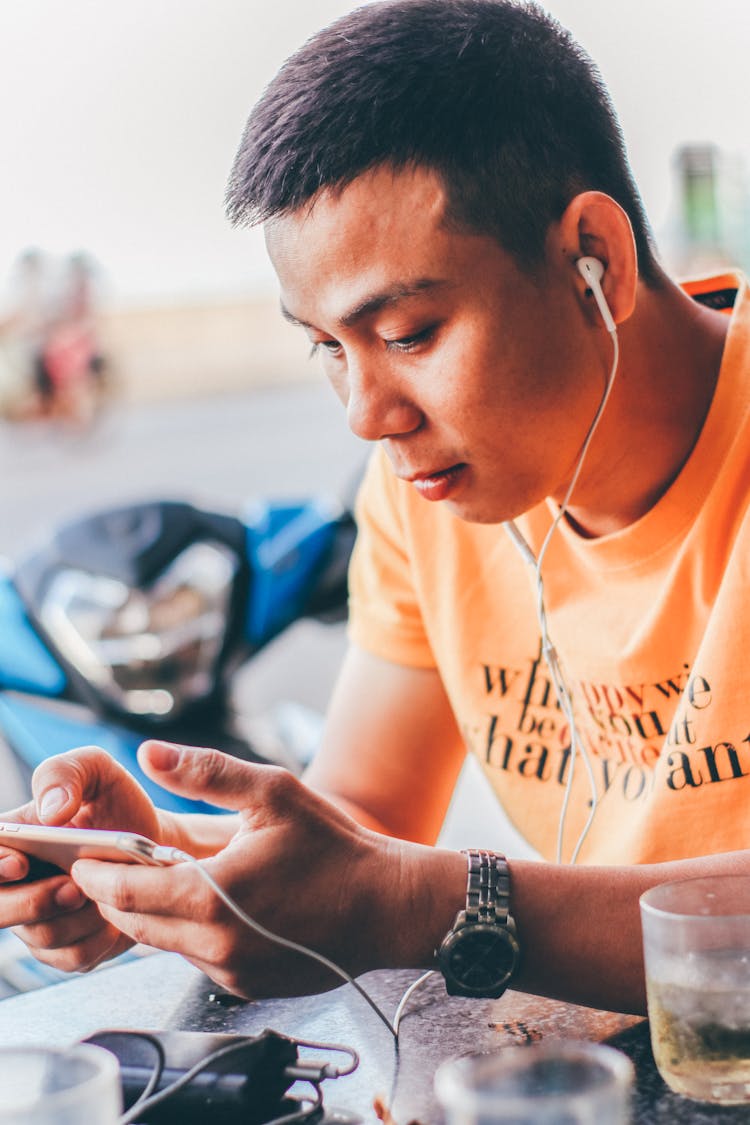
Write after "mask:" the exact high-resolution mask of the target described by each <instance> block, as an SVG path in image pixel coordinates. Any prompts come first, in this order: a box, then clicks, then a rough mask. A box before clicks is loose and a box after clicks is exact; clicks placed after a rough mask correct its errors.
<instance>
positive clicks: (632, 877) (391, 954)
mask: <svg viewBox="0 0 750 1125" xmlns="http://www.w3.org/2000/svg"><path fill="white" fill-rule="evenodd" d="M393 844H394V849H395V852H396V853H398V852H399V851H400V852H401V855H400V858H399V860H398V861H395V856H394V861H395V862H394V868H393V870H391V871H390V873H389V874H386V873H385V868H386V867H387V866H389V865H388V864H387V863H386V862H384V863H383V868H384V875H383V878H384V879H388V881H389V882H390V883H391V886H393V888H394V890H395V888H397V887H398V891H397V896H398V899H397V902H398V905H397V906H396V907H395V910H398V911H401V912H402V916H401V917H399V918H396V917H395V916H391V917H386V916H385V912H382V911H381V917H380V926H379V927H378V928H381V927H382V934H381V938H382V940H383V943H384V944H383V948H382V958H381V963H382V965H384V966H385V965H391V966H393V965H398V966H401V967H413V968H416V967H422V966H424V967H429V966H434V956H433V954H434V950H435V949H436V948H437V947H438V945H439V944H440V941H441V939H442V938H443V937H444V935H445V934H446V933H447V932H448V930H449V928H450V927H451V925H452V923H453V920H454V918H455V916H456V914H457V912H458V911H459V910H461V909H462V908H463V906H464V902H465V892H466V857H465V856H463V855H461V854H459V853H457V852H450V851H445V850H443V849H438V848H424V847H422V846H420V845H408V844H407V845H403V844H401V845H400V847H399V845H398V844H397V843H396V841H394V842H393ZM402 849H404V850H402ZM384 858H385V857H384ZM404 861H405V862H404ZM396 862H399V863H400V865H401V871H400V872H398V871H395V867H396ZM509 867H510V874H511V911H512V914H513V917H514V918H515V921H516V926H517V930H518V937H519V941H520V944H521V949H522V961H521V968H520V972H519V975H518V977H517V978H516V979H515V980H514V982H513V985H512V987H513V988H516V989H518V990H520V991H524V992H532V993H536V994H538V995H542V996H551V997H555V998H557V999H561V1000H567V1001H569V1002H571V1003H577V1004H585V1005H588V1006H590V1007H595V1008H603V1009H606V1010H611V1011H620V1012H634V1013H637V1014H645V1012H646V991H645V980H644V972H643V951H642V936H641V922H640V910H639V904H638V900H639V897H640V895H641V894H642V893H643V892H644V891H645V890H647V889H648V888H649V887H652V886H656V885H657V884H659V883H666V882H671V881H676V880H678V879H689V878H694V877H698V876H701V875H712V874H716V875H718V874H739V873H741V872H743V873H750V851H748V852H732V853H729V854H725V855H716V856H705V857H701V858H698V859H689V860H680V861H675V862H672V863H662V864H644V865H643V866H631V867H586V866H580V867H578V866H571V865H564V866H558V865H557V864H552V863H541V862H531V861H527V860H510V861H509ZM405 869H406V870H408V871H409V880H410V884H411V894H410V895H408V894H407V895H406V896H405V895H404V892H403V884H402V876H403V873H404V870H405ZM394 871H395V874H394ZM404 901H406V902H407V903H408V907H407V909H408V910H410V911H411V915H410V918H409V919H407V921H406V924H405V920H404V918H403V910H404V906H403V903H404Z"/></svg>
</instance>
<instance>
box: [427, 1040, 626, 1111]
mask: <svg viewBox="0 0 750 1125" xmlns="http://www.w3.org/2000/svg"><path fill="white" fill-rule="evenodd" d="M633 1074H634V1072H633V1064H632V1063H631V1061H630V1059H629V1058H628V1057H627V1055H624V1054H623V1053H622V1052H621V1051H617V1050H615V1049H614V1047H607V1046H605V1045H604V1044H600V1043H588V1042H577V1041H575V1040H562V1041H560V1042H550V1043H532V1044H529V1045H528V1046H526V1047H504V1048H501V1049H500V1050H498V1051H492V1052H490V1053H488V1054H480V1055H467V1056H465V1057H464V1058H459V1059H451V1060H450V1061H449V1062H446V1063H443V1064H442V1065H441V1066H440V1067H439V1068H438V1070H437V1073H436V1075H435V1093H436V1095H437V1098H438V1101H439V1102H440V1105H441V1106H442V1108H443V1111H444V1113H445V1119H446V1122H447V1125H491V1123H495V1122H505V1123H507V1125H510V1123H512V1125H626V1123H627V1122H629V1121H630V1099H631V1091H632V1085H633Z"/></svg>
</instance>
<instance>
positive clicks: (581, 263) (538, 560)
mask: <svg viewBox="0 0 750 1125" xmlns="http://www.w3.org/2000/svg"><path fill="white" fill-rule="evenodd" d="M576 268H577V269H578V272H579V273H580V274H581V276H582V277H583V279H584V281H585V282H586V284H587V286H588V288H589V290H590V291H591V294H592V296H593V297H594V300H595V301H596V305H597V308H598V310H599V313H600V315H601V318H602V320H603V321H604V326H605V328H606V329H607V331H608V332H609V335H610V337H611V340H612V366H611V368H610V372H609V377H608V379H607V384H606V386H605V388H604V394H603V395H602V398H601V401H600V402H599V406H598V407H597V410H596V413H595V414H594V417H593V419H592V421H591V425H590V426H589V428H588V430H587V432H586V437H585V438H584V441H583V445H582V446H581V452H580V453H579V455H578V460H577V462H576V467H575V469H574V470H573V475H572V477H571V478H570V483H569V485H568V487H567V489H566V492H565V496H564V499H563V502H562V504H561V505H560V507H559V509H558V511H557V514H556V515H555V518H554V519H553V521H552V523H551V524H550V527H549V529H548V531H547V534H546V535H545V537H544V540H543V542H542V546H541V548H540V550H539V554H538V556H535V555H534V552H533V551H532V550H531V547H530V546H529V544H528V543H527V542H526V540H525V539H524V537H523V535H522V534H521V532H520V531H519V530H518V527H517V526H516V524H515V522H514V521H513V520H507V521H506V522H505V523H504V524H503V526H504V527H505V529H506V531H507V532H508V534H509V535H510V537H511V539H512V540H513V542H514V543H515V545H516V547H517V548H518V550H519V552H520V554H521V557H522V558H523V560H524V561H525V562H526V563H527V564H528V565H529V566H530V567H531V568H532V571H533V574H534V580H535V585H536V613H537V620H538V622H539V632H540V636H541V647H542V653H543V655H544V658H545V661H546V663H547V668H548V669H549V673H550V678H551V680H552V683H553V686H554V688H555V694H556V696H557V701H558V703H559V705H560V709H561V711H562V712H563V714H564V715H565V717H566V719H567V720H568V727H569V730H570V758H569V761H568V776H567V780H566V783H565V793H564V795H563V803H562V806H561V809H560V819H559V821H558V826H557V849H556V857H557V862H558V863H562V851H563V835H564V831H565V820H566V818H567V813H568V806H569V804H570V795H571V792H572V789H573V778H574V773H575V767H576V763H577V759H578V753H579V751H580V754H581V757H582V758H583V761H584V765H585V767H586V772H587V775H588V780H589V789H590V792H591V802H590V809H589V815H588V817H587V818H586V823H585V824H584V826H583V829H582V830H581V834H580V835H579V837H578V840H577V841H576V844H575V847H574V848H573V852H572V855H571V860H570V862H571V863H575V862H576V860H577V859H578V856H579V854H580V851H581V848H582V847H583V843H584V841H585V839H586V837H587V836H588V834H589V831H590V829H591V825H592V823H593V821H594V816H595V815H596V810H597V805H598V795H597V789H596V778H595V777H594V770H593V766H592V764H591V759H590V758H589V755H588V752H587V750H586V747H585V745H584V743H583V740H582V739H581V737H580V735H579V733H578V727H577V725H576V721H575V713H574V709H573V697H572V695H571V692H570V689H569V688H568V685H567V682H566V680H565V675H564V672H563V668H562V663H561V660H560V657H559V654H558V652H557V649H556V648H555V645H554V644H553V643H552V640H551V638H550V635H549V629H548V624H547V607H546V604H545V600H544V582H543V579H542V563H543V561H544V556H545V555H546V553H547V548H548V546H549V543H550V540H551V539H552V536H553V535H554V533H555V531H556V530H557V527H558V525H559V523H560V521H561V520H562V519H563V517H564V516H565V514H566V512H567V510H568V504H569V503H570V499H571V497H572V495H573V490H574V489H575V486H576V484H577V483H578V478H579V476H580V475H581V469H582V468H583V463H584V461H585V459H586V454H587V453H588V450H589V446H590V445H591V441H592V439H593V437H594V434H595V433H596V430H597V428H598V426H599V422H600V421H601V418H602V415H603V414H604V410H605V408H606V406H607V402H608V401H609V396H610V392H611V390H612V385H613V383H614V381H615V376H616V374H617V368H618V366H619V360H620V345H619V340H618V337H617V325H616V323H615V319H614V317H613V316H612V312H611V310H610V308H609V305H608V304H607V299H606V297H605V296H604V292H603V290H602V285H601V282H602V278H603V277H604V265H603V263H602V262H600V261H599V259H598V258H592V257H582V258H578V259H577V260H576Z"/></svg>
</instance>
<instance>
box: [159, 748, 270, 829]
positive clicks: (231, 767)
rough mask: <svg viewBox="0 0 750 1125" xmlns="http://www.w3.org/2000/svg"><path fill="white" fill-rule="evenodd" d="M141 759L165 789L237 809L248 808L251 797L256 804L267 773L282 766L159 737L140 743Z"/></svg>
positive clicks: (220, 806) (224, 807)
mask: <svg viewBox="0 0 750 1125" xmlns="http://www.w3.org/2000/svg"><path fill="white" fill-rule="evenodd" d="M138 762H139V763H140V766H141V768H142V769H143V771H144V773H146V774H148V776H149V777H150V778H152V780H153V781H156V782H158V783H159V785H163V786H164V788H165V789H171V791H172V792H173V793H179V794H180V795H181V796H183V797H193V798H195V799H197V800H202V801H207V802H208V803H209V804H212V805H216V806H218V807H219V808H222V809H232V810H233V811H235V812H239V811H241V810H242V809H246V808H247V806H248V805H249V804H250V803H251V798H252V804H256V803H257V801H258V798H259V796H260V795H261V791H263V790H265V789H266V787H267V781H268V778H267V775H268V774H269V773H271V774H276V773H277V772H279V770H278V767H275V766H258V765H253V764H251V763H250V762H243V761H241V760H240V759H239V758H233V757H232V756H231V755H230V754H224V753H222V751H221V750H210V749H207V748H204V747H196V746H178V745H177V744H176V743H173V742H160V741H158V740H157V739H149V741H148V742H144V743H142V744H141V746H139V748H138ZM261 799H262V797H261Z"/></svg>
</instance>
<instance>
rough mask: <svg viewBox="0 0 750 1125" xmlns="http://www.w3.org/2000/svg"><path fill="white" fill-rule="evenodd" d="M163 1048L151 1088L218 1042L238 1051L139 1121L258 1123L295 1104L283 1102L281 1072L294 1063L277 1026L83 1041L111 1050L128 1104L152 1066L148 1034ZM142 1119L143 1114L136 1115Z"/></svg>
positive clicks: (111, 1034) (165, 1124)
mask: <svg viewBox="0 0 750 1125" xmlns="http://www.w3.org/2000/svg"><path fill="white" fill-rule="evenodd" d="M147 1037H151V1038H155V1039H158V1040H159V1042H160V1044H161V1046H162V1048H163V1050H164V1070H163V1072H162V1075H161V1078H160V1080H159V1083H158V1085H157V1087H156V1090H155V1091H154V1092H156V1091H160V1090H163V1089H164V1088H165V1087H166V1086H169V1085H171V1083H172V1082H174V1081H175V1080H176V1079H178V1078H180V1077H181V1076H182V1075H183V1074H185V1073H186V1071H188V1070H190V1069H191V1068H192V1067H193V1066H194V1065H195V1064H196V1063H199V1062H201V1061H202V1060H203V1059H205V1058H206V1057H207V1056H208V1055H210V1054H212V1053H213V1052H214V1051H217V1050H219V1049H220V1048H223V1047H229V1046H234V1047H235V1048H236V1049H235V1050H233V1051H232V1052H231V1053H230V1054H228V1055H226V1056H224V1057H223V1058H221V1059H217V1060H216V1061H215V1062H212V1063H209V1064H208V1065H207V1067H206V1069H205V1070H203V1071H201V1072H200V1074H197V1075H196V1076H195V1078H193V1079H192V1080H191V1081H190V1082H189V1083H188V1084H187V1085H186V1086H184V1087H183V1088H182V1089H181V1090H178V1091H176V1092H175V1093H174V1094H172V1095H170V1096H169V1097H168V1098H166V1099H165V1100H164V1102H162V1103H161V1105H158V1106H154V1108H153V1109H151V1110H148V1111H144V1116H143V1125H178V1123H179V1125H188V1123H191V1122H202V1123H204V1125H205V1122H208V1121H210V1122H211V1125H235V1123H236V1122H243V1123H246V1125H262V1123H263V1122H265V1121H272V1120H273V1119H274V1118H275V1117H280V1116H283V1115H284V1114H285V1113H288V1112H290V1111H293V1110H294V1109H299V1106H298V1105H297V1103H296V1102H290V1101H288V1100H285V1099H284V1095H285V1093H286V1091H287V1090H288V1089H289V1087H290V1086H291V1085H292V1083H293V1082H294V1078H288V1077H287V1076H286V1074H285V1073H284V1072H285V1070H286V1068H287V1067H288V1066H292V1065H293V1064H294V1063H295V1062H296V1060H297V1047H296V1044H295V1043H294V1041H293V1040H291V1039H287V1038H286V1037H285V1036H283V1035H279V1034H278V1033H277V1032H275V1031H263V1032H262V1033H261V1034H260V1035H255V1036H244V1035H214V1034H211V1033H207V1032H203V1031H145V1030H144V1031H143V1033H139V1032H138V1031H131V1030H127V1031H125V1030H123V1031H118V1030H114V1029H112V1030H106V1031H97V1032H95V1034H93V1035H90V1036H89V1037H88V1038H87V1039H85V1040H84V1042H86V1043H94V1044H96V1045H97V1046H100V1047H106V1049H107V1050H108V1051H111V1052H112V1054H114V1055H116V1056H117V1058H118V1060H119V1063H120V1075H121V1081H122V1090H123V1100H124V1103H125V1108H126V1109H129V1108H130V1107H131V1106H132V1105H133V1103H134V1102H135V1101H136V1100H137V1099H138V1097H139V1096H140V1095H141V1093H142V1092H143V1090H144V1089H145V1087H146V1084H147V1082H148V1081H149V1079H150V1078H151V1076H152V1074H153V1072H154V1067H155V1066H156V1064H157V1051H156V1049H155V1047H154V1045H153V1043H151V1042H149V1038H147ZM138 1120H139V1121H140V1120H141V1119H140V1118H139V1119H138Z"/></svg>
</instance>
